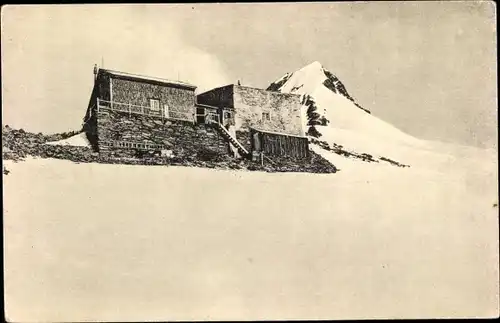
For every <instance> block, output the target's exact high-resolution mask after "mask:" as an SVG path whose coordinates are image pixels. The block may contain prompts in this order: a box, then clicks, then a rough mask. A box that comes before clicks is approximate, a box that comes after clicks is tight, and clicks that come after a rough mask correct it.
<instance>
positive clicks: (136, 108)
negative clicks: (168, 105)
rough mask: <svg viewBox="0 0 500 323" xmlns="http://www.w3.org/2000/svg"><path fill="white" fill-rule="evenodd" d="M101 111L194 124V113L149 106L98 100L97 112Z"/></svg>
mask: <svg viewBox="0 0 500 323" xmlns="http://www.w3.org/2000/svg"><path fill="white" fill-rule="evenodd" d="M101 109H109V110H112V111H119V112H127V113H129V114H132V113H133V114H141V115H147V116H156V117H161V118H165V119H175V120H183V121H190V122H194V118H193V113H187V112H179V111H171V110H170V109H168V110H165V109H162V108H159V109H153V108H151V107H149V106H142V105H135V104H131V103H123V102H116V101H107V100H102V99H99V98H97V111H98V112H99V111H100V110H101Z"/></svg>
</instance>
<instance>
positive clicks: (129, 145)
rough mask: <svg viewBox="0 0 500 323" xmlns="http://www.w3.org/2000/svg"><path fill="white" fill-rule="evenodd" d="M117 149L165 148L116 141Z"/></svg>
mask: <svg viewBox="0 0 500 323" xmlns="http://www.w3.org/2000/svg"><path fill="white" fill-rule="evenodd" d="M115 147H118V148H139V149H163V148H164V147H163V146H161V145H156V144H145V143H133V142H125V141H116V142H115Z"/></svg>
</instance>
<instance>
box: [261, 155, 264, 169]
mask: <svg viewBox="0 0 500 323" xmlns="http://www.w3.org/2000/svg"><path fill="white" fill-rule="evenodd" d="M260 165H261V166H262V167H264V153H263V152H260Z"/></svg>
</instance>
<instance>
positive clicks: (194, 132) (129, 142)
mask: <svg viewBox="0 0 500 323" xmlns="http://www.w3.org/2000/svg"><path fill="white" fill-rule="evenodd" d="M97 126H98V128H97V129H98V131H97V143H96V146H97V147H98V150H99V153H100V154H104V155H109V156H112V157H143V156H144V155H158V154H161V151H162V150H169V151H171V153H172V154H173V155H174V156H175V155H177V156H178V155H183V156H186V155H195V154H197V153H199V152H200V151H201V150H210V151H213V152H214V153H221V154H227V153H228V149H229V144H228V143H227V142H226V141H225V139H224V138H223V137H222V136H221V135H220V134H219V133H218V131H217V130H215V129H214V128H212V127H211V126H210V125H205V124H195V123H193V122H190V121H183V120H175V119H165V118H161V117H158V116H148V115H140V114H129V113H127V112H120V111H112V110H101V111H99V112H98V115H97Z"/></svg>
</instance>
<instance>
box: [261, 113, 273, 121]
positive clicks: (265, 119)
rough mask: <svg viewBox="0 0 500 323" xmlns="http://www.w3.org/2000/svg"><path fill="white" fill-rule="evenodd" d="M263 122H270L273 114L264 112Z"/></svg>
mask: <svg viewBox="0 0 500 323" xmlns="http://www.w3.org/2000/svg"><path fill="white" fill-rule="evenodd" d="M262 120H263V121H270V120H271V114H270V113H269V112H262Z"/></svg>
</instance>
